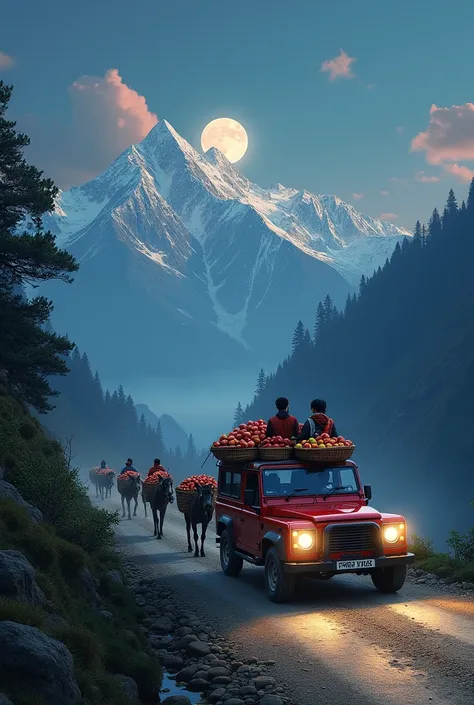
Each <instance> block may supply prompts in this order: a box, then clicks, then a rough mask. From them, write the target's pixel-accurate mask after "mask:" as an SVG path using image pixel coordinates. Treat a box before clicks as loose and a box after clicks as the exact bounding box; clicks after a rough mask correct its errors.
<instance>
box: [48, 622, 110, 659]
mask: <svg viewBox="0 0 474 705" xmlns="http://www.w3.org/2000/svg"><path fill="white" fill-rule="evenodd" d="M56 638H57V639H60V640H61V641H62V642H63V643H64V644H66V646H67V648H68V649H69V651H70V652H71V653H72V655H73V656H74V662H75V663H77V664H78V665H79V666H80V667H81V668H85V669H92V670H95V669H97V668H100V666H101V663H102V656H103V647H102V644H101V642H100V640H99V639H97V636H96V635H95V634H93V633H92V632H90V631H89V630H88V629H84V628H83V627H71V626H68V627H66V628H64V629H58V630H56Z"/></svg>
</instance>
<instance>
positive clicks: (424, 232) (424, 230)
mask: <svg viewBox="0 0 474 705" xmlns="http://www.w3.org/2000/svg"><path fill="white" fill-rule="evenodd" d="M426 236H427V233H426V227H425V225H423V227H422V228H421V246H422V247H426Z"/></svg>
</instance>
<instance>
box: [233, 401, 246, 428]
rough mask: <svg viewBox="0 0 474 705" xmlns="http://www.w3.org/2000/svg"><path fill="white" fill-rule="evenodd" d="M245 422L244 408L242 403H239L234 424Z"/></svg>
mask: <svg viewBox="0 0 474 705" xmlns="http://www.w3.org/2000/svg"><path fill="white" fill-rule="evenodd" d="M243 422H244V410H243V409H242V404H241V403H240V401H239V403H238V404H237V408H236V410H235V413H234V426H238V425H239V424H241V423H243Z"/></svg>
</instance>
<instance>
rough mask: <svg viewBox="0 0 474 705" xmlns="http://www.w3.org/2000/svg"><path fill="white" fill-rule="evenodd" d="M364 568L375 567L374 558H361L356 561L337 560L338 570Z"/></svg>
mask: <svg viewBox="0 0 474 705" xmlns="http://www.w3.org/2000/svg"><path fill="white" fill-rule="evenodd" d="M362 568H375V560H374V559H373V558H361V559H359V560H355V561H337V562H336V570H361V569H362Z"/></svg>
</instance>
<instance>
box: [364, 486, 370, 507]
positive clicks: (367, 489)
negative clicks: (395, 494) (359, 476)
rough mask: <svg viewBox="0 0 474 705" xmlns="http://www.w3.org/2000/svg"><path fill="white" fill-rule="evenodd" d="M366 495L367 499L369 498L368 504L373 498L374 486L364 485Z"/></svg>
mask: <svg viewBox="0 0 474 705" xmlns="http://www.w3.org/2000/svg"><path fill="white" fill-rule="evenodd" d="M364 495H365V499H366V500H367V504H368V503H369V500H371V499H372V487H371V486H370V485H364Z"/></svg>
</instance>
